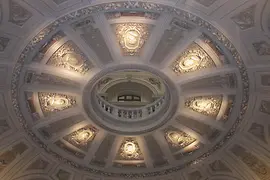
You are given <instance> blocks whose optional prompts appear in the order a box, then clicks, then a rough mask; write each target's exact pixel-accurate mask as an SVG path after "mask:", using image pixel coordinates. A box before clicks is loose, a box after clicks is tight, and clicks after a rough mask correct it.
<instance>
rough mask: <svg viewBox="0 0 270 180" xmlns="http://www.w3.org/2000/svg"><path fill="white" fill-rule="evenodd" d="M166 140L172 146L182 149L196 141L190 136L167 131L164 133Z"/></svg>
mask: <svg viewBox="0 0 270 180" xmlns="http://www.w3.org/2000/svg"><path fill="white" fill-rule="evenodd" d="M166 139H167V141H168V142H169V143H170V144H171V145H172V146H174V147H182V148H183V147H186V146H188V145H189V144H191V143H193V142H194V141H196V139H195V138H193V137H191V136H190V135H188V134H186V133H184V132H178V131H168V132H167V133H166Z"/></svg>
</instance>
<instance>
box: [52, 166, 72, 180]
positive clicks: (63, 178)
mask: <svg viewBox="0 0 270 180" xmlns="http://www.w3.org/2000/svg"><path fill="white" fill-rule="evenodd" d="M56 177H57V178H58V179H57V180H70V179H71V174H70V173H69V172H67V171H65V170H63V169H60V170H59V171H58V172H57V173H56Z"/></svg>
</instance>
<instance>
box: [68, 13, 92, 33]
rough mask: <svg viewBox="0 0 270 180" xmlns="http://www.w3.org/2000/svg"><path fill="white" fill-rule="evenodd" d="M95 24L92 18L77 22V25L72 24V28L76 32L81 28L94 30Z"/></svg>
mask: <svg viewBox="0 0 270 180" xmlns="http://www.w3.org/2000/svg"><path fill="white" fill-rule="evenodd" d="M93 24H95V20H94V18H93V17H92V16H89V17H86V18H84V19H82V20H79V21H76V22H75V23H72V24H71V27H72V28H73V29H74V30H75V31H76V30H78V29H81V28H87V27H90V28H93V27H92V25H93Z"/></svg>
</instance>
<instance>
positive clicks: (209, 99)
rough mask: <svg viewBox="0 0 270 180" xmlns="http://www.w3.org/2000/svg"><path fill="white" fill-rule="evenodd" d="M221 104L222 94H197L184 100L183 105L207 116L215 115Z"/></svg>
mask: <svg viewBox="0 0 270 180" xmlns="http://www.w3.org/2000/svg"><path fill="white" fill-rule="evenodd" d="M221 104H222V96H198V97H194V98H189V99H187V100H186V101H185V106H186V107H188V108H190V109H192V110H193V111H196V112H199V113H202V114H204V115H207V116H213V117H216V116H217V115H218V113H219V110H220V107H221Z"/></svg>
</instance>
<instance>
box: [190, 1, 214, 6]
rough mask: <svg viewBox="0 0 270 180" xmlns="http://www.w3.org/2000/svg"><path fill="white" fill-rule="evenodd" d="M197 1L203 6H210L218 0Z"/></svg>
mask: <svg viewBox="0 0 270 180" xmlns="http://www.w3.org/2000/svg"><path fill="white" fill-rule="evenodd" d="M195 1H196V2H197V3H200V4H201V5H203V6H206V7H209V6H211V5H212V4H214V3H215V2H216V1H217V0H195Z"/></svg>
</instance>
